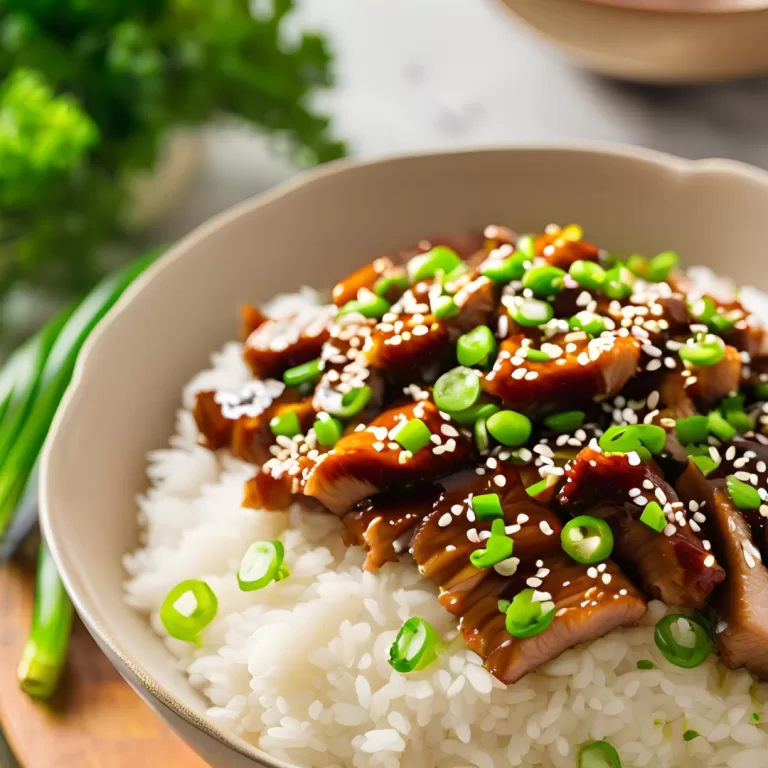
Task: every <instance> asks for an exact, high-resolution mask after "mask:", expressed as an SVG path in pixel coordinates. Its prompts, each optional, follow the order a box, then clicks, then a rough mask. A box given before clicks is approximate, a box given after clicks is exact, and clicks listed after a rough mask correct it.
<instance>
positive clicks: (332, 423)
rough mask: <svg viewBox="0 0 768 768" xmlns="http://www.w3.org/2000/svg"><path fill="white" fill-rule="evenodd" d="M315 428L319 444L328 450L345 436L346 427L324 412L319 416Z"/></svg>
mask: <svg viewBox="0 0 768 768" xmlns="http://www.w3.org/2000/svg"><path fill="white" fill-rule="evenodd" d="M313 428H314V430H315V435H316V437H317V442H318V443H320V445H322V446H324V447H326V448H330V447H332V446H334V445H336V443H338V442H339V440H340V439H341V436H342V435H343V434H344V425H343V424H342V423H341V422H340V421H339V420H338V419H334V418H333V416H331V415H330V414H329V413H324V412H320V413H318V414H317V419H316V420H315V423H314V425H313Z"/></svg>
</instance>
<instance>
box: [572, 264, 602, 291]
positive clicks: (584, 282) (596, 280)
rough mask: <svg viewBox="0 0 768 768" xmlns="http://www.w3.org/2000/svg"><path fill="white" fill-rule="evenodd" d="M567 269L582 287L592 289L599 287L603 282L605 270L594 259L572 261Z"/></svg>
mask: <svg viewBox="0 0 768 768" xmlns="http://www.w3.org/2000/svg"><path fill="white" fill-rule="evenodd" d="M568 271H569V273H570V275H571V277H572V278H573V279H574V280H575V281H576V282H577V283H578V284H579V285H580V286H581V287H582V288H589V289H590V290H592V291H595V290H597V289H598V288H601V287H602V285H603V283H604V282H605V270H604V269H603V268H602V267H601V266H600V265H599V264H595V262H594V261H574V262H573V264H571V268H570V269H569V270H568Z"/></svg>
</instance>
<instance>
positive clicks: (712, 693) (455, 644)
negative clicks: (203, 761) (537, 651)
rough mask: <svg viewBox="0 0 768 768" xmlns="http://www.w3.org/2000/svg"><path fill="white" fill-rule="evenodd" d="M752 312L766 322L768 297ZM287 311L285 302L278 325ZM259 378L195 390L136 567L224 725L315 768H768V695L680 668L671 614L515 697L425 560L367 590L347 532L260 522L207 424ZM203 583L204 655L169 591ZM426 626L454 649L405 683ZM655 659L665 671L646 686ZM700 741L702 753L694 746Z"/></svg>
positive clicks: (654, 614) (304, 518)
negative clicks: (206, 414) (661, 645)
mask: <svg viewBox="0 0 768 768" xmlns="http://www.w3.org/2000/svg"><path fill="white" fill-rule="evenodd" d="M704 278H707V279H709V278H708V276H707V275H706V274H705V275H704V276H703V278H702V281H703V279H704ZM698 280H699V278H698V277H697V282H698ZM749 295H750V302H749V303H750V308H751V309H752V310H753V311H759V310H762V312H761V314H764V313H765V307H766V304H768V298H767V297H766V296H765V295H764V294H759V292H756V291H754V290H752V291H751V292H750V294H749ZM297 298H299V300H300V301H302V302H303V301H307V300H311V299H312V296H311V294H307V293H304V294H303V295H302V296H301V297H297ZM286 306H290V303H289V304H288V305H286V302H285V299H283V300H281V303H280V304H279V305H273V311H280V312H282V311H284V310H285V308H286ZM248 378H249V374H248V371H247V369H246V367H245V365H244V364H243V362H242V358H241V347H240V345H239V344H237V343H231V344H228V345H226V346H225V347H224V349H223V350H222V351H221V352H219V353H218V354H215V355H214V356H213V365H212V369H211V370H209V371H205V372H204V373H201V374H199V375H198V376H197V377H195V379H194V380H193V381H192V382H191V383H190V385H189V386H188V387H187V388H186V390H185V392H184V399H183V403H184V408H183V409H182V410H181V411H179V414H178V422H177V433H176V435H175V436H174V437H173V438H172V439H171V443H170V448H168V449H165V450H159V451H155V452H153V453H152V454H151V455H150V457H149V468H148V476H149V479H150V482H151V488H150V489H149V490H148V491H147V493H146V494H145V495H144V496H143V497H142V498H141V499H140V500H139V506H140V515H139V519H140V523H141V526H142V531H143V540H142V542H143V545H142V548H141V549H140V550H138V551H137V552H135V553H133V554H131V555H128V556H126V558H125V567H126V569H127V571H128V574H129V579H128V581H127V583H126V600H127V601H128V602H129V603H130V604H131V605H133V606H135V607H136V608H137V609H138V610H139V611H142V612H145V613H147V614H148V615H149V620H150V622H151V625H152V627H153V628H154V630H155V631H156V632H157V633H158V635H160V636H161V637H162V638H163V639H164V642H165V644H166V645H167V647H168V649H169V650H170V651H171V653H172V654H173V655H174V656H175V657H176V658H177V659H178V664H179V667H180V668H181V669H183V670H184V671H185V672H186V673H187V674H188V676H189V679H190V682H191V683H192V684H193V685H194V686H195V687H196V688H199V689H200V690H201V691H202V692H203V694H204V695H205V697H206V698H207V699H208V700H209V701H210V707H209V708H208V709H207V710H206V714H207V716H208V717H209V718H210V719H211V720H212V721H214V722H215V723H217V724H219V725H220V726H222V727H224V728H227V729H230V730H232V731H234V732H235V733H238V734H240V735H241V736H243V737H244V738H246V739H247V740H249V741H251V742H253V743H254V744H258V745H259V746H260V747H261V748H262V749H264V750H266V751H267V752H269V753H270V754H272V755H274V756H275V757H278V758H281V759H283V760H286V761H289V762H292V763H295V764H296V765H300V766H318V767H319V766H328V767H329V768H330V766H337V767H339V766H355V767H356V768H368V767H369V766H370V768H398V766H408V767H415V766H418V767H419V768H430V767H431V766H440V768H459V767H464V766H477V768H501V767H502V766H554V767H555V768H576V765H577V753H578V748H579V746H580V745H581V744H583V743H585V742H588V741H591V740H595V739H606V740H608V741H610V743H611V744H612V745H613V746H614V747H615V748H616V749H617V750H618V752H619V754H620V755H621V760H622V765H623V766H625V768H627V767H629V766H637V768H640V767H641V766H659V767H662V768H671V767H672V766H674V768H689V767H690V768H693V767H694V766H695V767H696V768H703V767H704V766H709V767H715V766H717V767H718V768H720V767H722V768H726V767H727V768H762V767H763V766H768V708H766V702H768V684H763V683H756V682H755V681H754V679H753V678H752V677H751V676H750V675H749V674H748V673H747V672H745V671H743V670H740V671H730V670H726V669H725V668H724V667H723V666H722V665H720V664H718V663H717V657H716V656H714V655H713V656H710V658H709V659H708V660H707V661H706V662H705V663H704V664H702V665H701V666H699V667H697V668H696V669H680V668H678V667H675V666H673V665H671V664H669V663H667V662H666V661H665V660H664V659H663V657H662V656H661V655H660V654H659V652H658V650H657V649H656V646H655V644H654V641H653V630H652V628H653V625H654V624H655V622H656V621H657V620H658V619H659V618H660V616H662V615H663V614H664V613H665V611H666V610H667V609H666V608H665V606H664V605H662V604H661V603H659V602H653V603H651V605H650V609H649V611H648V613H647V615H646V616H645V617H644V619H643V621H642V622H641V625H640V626H638V627H636V628H632V629H626V630H621V631H615V632H612V633H611V634H610V635H608V636H607V637H604V638H601V639H599V640H596V641H594V642H592V643H590V644H589V645H583V646H579V647H577V648H574V649H571V650H569V651H567V652H566V653H564V654H563V655H562V656H560V657H559V658H558V659H556V660H555V661H553V662H550V663H549V664H547V665H545V666H544V667H542V668H541V669H540V670H539V671H538V672H537V673H535V674H531V675H528V676H527V677H526V678H524V679H523V680H521V681H520V682H518V683H516V684H515V685H512V686H509V687H507V686H504V685H502V684H501V683H500V682H499V681H498V680H496V679H495V678H494V677H493V676H492V675H490V674H489V673H487V672H486V671H485V670H484V669H483V668H482V666H481V660H480V658H479V657H478V656H477V655H475V654H474V653H472V652H470V651H468V650H467V648H466V646H465V644H464V642H463V640H462V639H461V637H460V636H459V635H458V633H457V631H456V625H455V620H454V618H453V617H452V616H451V615H450V614H448V613H447V612H446V611H445V610H444V609H443V608H441V607H440V606H439V605H438V603H437V600H436V599H435V598H436V594H437V593H436V589H435V588H434V587H433V586H432V585H431V584H430V583H429V582H427V581H426V580H425V579H424V578H422V577H421V576H419V574H418V572H417V570H416V568H415V566H414V565H413V563H412V562H409V561H408V558H404V559H403V562H401V563H397V564H392V563H390V564H387V565H386V566H385V567H384V568H382V569H381V571H380V572H378V573H376V574H371V573H366V572H364V571H363V570H362V564H363V560H364V553H363V552H362V550H360V549H358V548H352V549H347V548H346V547H344V545H343V544H342V542H341V538H340V530H341V525H340V523H339V522H338V520H337V519H335V518H334V517H333V516H332V515H306V514H303V513H302V512H300V511H299V510H298V509H293V510H290V511H287V512H285V513H275V512H267V511H258V510H251V509H244V508H242V507H241V505H240V504H241V500H242V495H243V484H244V482H245V481H246V480H247V479H248V478H249V477H250V476H251V475H252V474H253V471H254V470H253V467H252V466H250V465H248V464H245V463H243V462H240V461H237V460H235V459H233V458H232V457H231V456H230V455H228V453H227V452H226V451H220V452H219V453H218V454H214V453H211V452H210V451H208V450H206V449H204V448H202V447H200V446H199V445H198V444H197V428H196V426H195V422H194V419H193V417H192V414H191V412H190V407H191V406H192V404H193V401H194V393H195V392H197V391H199V390H200V389H204V388H233V389H237V388H239V387H240V386H242V385H243V384H244V383H245V382H246V381H247V380H248ZM274 538H280V539H281V540H282V542H283V544H284V546H285V556H286V563H287V564H288V566H289V567H290V569H291V576H290V578H288V579H286V580H284V581H280V582H278V583H273V584H271V585H269V586H268V587H266V588H265V589H263V590H261V591H258V592H250V593H245V592H241V591H240V590H239V588H238V585H237V580H236V577H235V572H236V570H237V567H238V565H239V562H240V559H241V557H242V555H243V554H244V552H245V550H246V549H247V547H248V546H249V544H250V543H251V542H253V541H255V540H259V539H274ZM186 578H199V579H204V580H205V581H207V582H208V584H209V585H210V586H211V587H212V589H213V590H214V591H215V593H216V595H217V596H218V600H219V611H218V615H217V617H216V619H215V620H214V621H213V622H212V623H211V624H210V625H209V626H208V628H207V629H206V630H205V631H204V633H203V636H202V645H201V647H199V648H196V647H195V646H194V645H193V644H191V643H184V642H180V641H178V640H174V639H172V638H170V637H168V635H167V633H166V632H165V630H164V628H163V627H162V625H161V623H160V621H159V618H158V610H159V607H160V605H161V603H162V601H163V599H164V598H165V596H166V594H167V592H168V591H169V590H170V589H171V588H172V587H173V586H174V585H176V584H177V583H178V582H179V581H181V580H182V579H186ZM414 615H418V616H422V617H423V618H425V619H427V620H428V621H430V622H431V623H432V624H433V625H434V626H435V627H436V628H437V630H438V631H439V632H440V633H441V634H442V635H443V638H444V640H445V641H446V643H447V645H448V649H447V651H446V652H445V653H444V654H443V655H442V657H441V658H440V660H439V662H436V663H435V664H434V665H432V666H431V667H429V668H428V669H426V670H424V671H422V672H418V673H413V674H410V675H407V676H404V675H401V674H399V673H397V672H395V671H394V670H393V669H392V668H391V667H390V666H389V664H388V663H387V659H388V655H389V653H388V652H389V647H390V645H391V643H392V641H393V639H394V637H395V635H396V633H397V631H398V629H399V628H400V626H401V624H402V623H403V621H404V620H406V619H407V618H409V617H411V616H414ZM645 659H647V660H651V661H652V662H653V663H654V668H653V669H651V670H639V669H637V666H636V664H637V662H638V661H640V660H645ZM753 713H757V715H759V716H760V722H759V723H757V724H756V723H755V722H754V719H755V718H754V716H753ZM688 730H695V731H697V732H698V733H699V734H700V736H699V737H697V738H694V739H692V740H691V741H687V742H686V741H685V740H684V739H683V733H684V732H685V731H688Z"/></svg>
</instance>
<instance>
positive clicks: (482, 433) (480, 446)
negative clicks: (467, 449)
mask: <svg viewBox="0 0 768 768" xmlns="http://www.w3.org/2000/svg"><path fill="white" fill-rule="evenodd" d="M472 435H473V436H474V438H475V445H476V446H477V450H478V451H479V452H480V453H486V452H487V451H488V450H489V449H490V447H491V438H490V437H489V435H488V425H487V420H486V419H478V420H477V421H476V422H475V423H474V425H473V427H472Z"/></svg>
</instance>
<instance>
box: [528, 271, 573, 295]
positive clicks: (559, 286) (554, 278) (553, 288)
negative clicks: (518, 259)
mask: <svg viewBox="0 0 768 768" xmlns="http://www.w3.org/2000/svg"><path fill="white" fill-rule="evenodd" d="M564 279H565V272H564V271H563V270H562V269H558V267H553V266H552V265H551V264H540V265H538V266H535V267H531V268H530V269H529V270H528V271H527V272H526V273H525V274H524V275H523V287H524V288H528V289H529V290H531V291H533V293H534V294H535V295H536V296H540V297H541V298H546V297H547V296H552V295H554V294H555V293H559V292H560V291H562V290H563V282H564Z"/></svg>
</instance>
